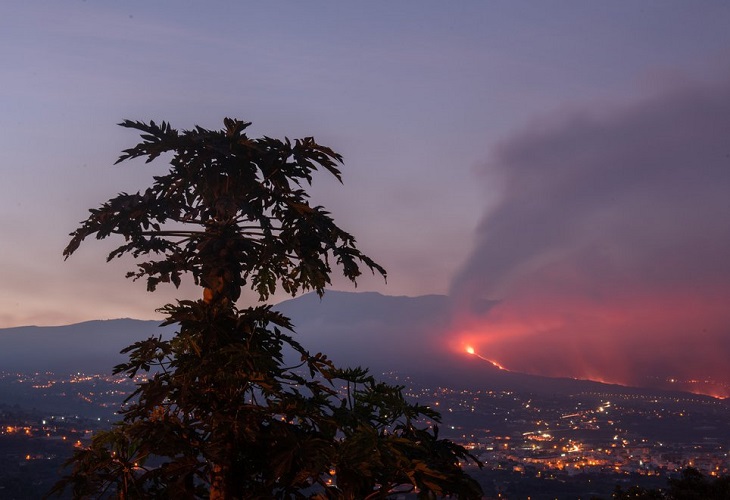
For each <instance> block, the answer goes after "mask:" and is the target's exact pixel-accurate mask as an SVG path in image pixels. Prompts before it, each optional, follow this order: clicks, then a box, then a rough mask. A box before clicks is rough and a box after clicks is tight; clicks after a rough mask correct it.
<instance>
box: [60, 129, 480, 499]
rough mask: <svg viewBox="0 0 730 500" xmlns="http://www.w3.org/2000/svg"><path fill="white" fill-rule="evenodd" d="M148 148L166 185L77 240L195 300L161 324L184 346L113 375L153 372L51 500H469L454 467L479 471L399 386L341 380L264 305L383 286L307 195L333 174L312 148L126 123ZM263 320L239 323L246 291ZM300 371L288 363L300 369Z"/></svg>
mask: <svg viewBox="0 0 730 500" xmlns="http://www.w3.org/2000/svg"><path fill="white" fill-rule="evenodd" d="M121 125H122V126H123V127H127V128H131V129H134V130H137V131H139V132H141V137H142V142H140V143H139V144H138V145H137V146H135V147H133V148H131V149H127V150H125V151H124V152H123V154H122V156H121V157H120V158H119V161H123V160H127V159H133V158H145V159H146V161H147V162H150V161H152V160H154V159H155V158H157V157H159V156H161V155H164V156H165V157H168V156H170V157H171V159H170V170H169V172H168V173H167V174H166V175H161V176H158V177H155V178H154V183H153V185H152V186H151V187H149V188H147V189H146V190H145V191H144V192H138V193H135V194H126V193H122V194H120V195H118V196H117V197H115V198H112V199H110V200H109V201H108V202H106V203H104V204H103V205H102V206H101V207H100V208H97V209H93V210H91V211H90V212H91V215H90V216H89V218H88V219H87V220H86V221H84V222H83V223H82V225H81V226H80V227H79V228H78V229H77V230H76V231H75V232H74V233H72V239H71V242H70V243H69V245H68V247H67V248H66V249H65V251H64V254H65V256H66V257H68V256H70V255H71V254H72V253H74V251H75V250H76V249H77V248H78V247H79V245H80V244H81V243H82V241H83V240H84V239H86V238H87V237H91V236H93V237H96V238H97V239H102V238H106V237H109V236H112V235H120V236H122V237H123V238H124V242H123V244H122V245H121V246H119V247H118V248H116V249H115V250H113V251H112V252H111V253H110V254H109V256H108V259H109V260H111V259H114V258H117V257H121V256H123V255H130V256H132V257H133V258H135V259H137V267H136V269H135V270H134V271H131V272H130V273H128V277H132V278H134V279H143V280H145V281H146V283H147V289H148V290H149V291H154V290H155V289H156V287H157V286H158V285H160V284H162V283H172V284H174V285H175V286H179V285H180V284H181V281H182V279H183V278H184V277H185V276H186V275H187V276H190V277H191V278H192V280H193V281H194V283H195V284H197V285H199V286H200V287H201V288H202V295H203V298H202V299H201V300H195V301H191V300H181V301H178V302H177V303H175V304H167V305H165V306H163V307H162V308H161V309H160V310H161V311H162V312H163V313H164V314H165V316H166V319H165V321H164V325H173V326H174V327H175V328H176V334H175V335H174V336H173V337H172V338H171V339H169V340H166V339H163V338H162V336H159V337H151V338H149V339H147V340H144V341H141V342H137V343H135V344H133V345H131V346H129V347H128V348H126V349H125V352H126V353H128V355H129V360H128V362H126V363H123V364H120V365H118V366H117V367H116V368H115V372H116V373H125V374H127V375H129V376H130V377H131V376H134V375H137V374H139V373H146V374H147V375H148V376H147V378H146V380H145V381H143V382H141V383H139V384H138V386H137V389H136V391H135V392H134V394H133V395H132V396H131V398H130V400H129V402H128V405H127V406H125V407H124V409H123V410H122V411H121V414H122V416H123V420H122V421H121V422H119V423H118V424H116V425H115V426H114V428H113V429H112V430H110V431H107V432H101V433H99V434H97V435H96V436H95V437H94V440H93V442H92V445H91V446H90V447H88V448H86V449H82V450H79V451H77V452H76V453H75V454H74V456H73V458H72V459H71V460H70V461H69V464H68V465H69V466H70V467H71V472H70V474H69V475H68V476H66V477H65V478H64V479H63V480H62V481H61V482H59V483H58V484H57V486H56V488H55V491H56V492H62V491H69V490H70V491H72V493H73V495H74V496H76V497H87V496H92V497H98V496H118V497H121V498H214V499H221V498H225V499H232V498H282V499H283V498H320V499H324V498H332V499H340V498H341V499H363V498H386V497H388V495H389V494H390V493H391V492H393V491H395V490H398V491H416V492H418V495H419V496H420V497H423V498H431V497H433V496H435V495H446V494H453V495H456V496H458V497H462V498H475V497H479V496H480V494H481V491H480V487H479V485H478V483H477V482H475V481H474V480H473V479H472V478H470V477H469V476H468V475H467V474H466V473H464V472H463V470H462V469H461V467H460V464H459V462H460V461H462V462H470V461H471V462H476V459H475V458H474V457H473V456H471V455H470V454H469V453H468V452H467V451H466V450H465V449H464V448H463V447H461V446H459V445H457V444H455V443H453V442H451V441H449V440H445V439H441V438H439V435H438V427H437V425H436V423H437V422H438V421H439V415H438V413H436V412H435V411H433V410H431V409H430V408H427V407H423V406H419V405H417V404H412V403H409V402H407V401H406V399H405V398H404V396H403V393H402V389H403V387H401V386H394V385H390V384H386V383H382V382H379V381H377V380H375V379H374V378H373V377H372V376H371V375H369V373H368V372H367V370H365V369H361V368H344V369H343V368H339V367H337V366H336V365H335V364H334V363H333V362H332V361H331V360H330V359H328V358H327V356H325V355H324V354H321V353H316V354H312V353H310V352H308V351H307V350H306V349H304V348H303V347H302V346H301V344H300V343H298V342H297V341H296V340H295V339H294V337H293V336H292V325H291V323H290V321H289V319H288V318H286V317H285V316H283V315H282V314H281V313H278V312H276V311H274V310H272V309H271V308H270V306H268V305H265V301H266V300H267V299H268V298H269V297H270V296H271V294H273V293H274V292H275V291H276V290H277V289H279V288H281V289H283V290H284V291H286V292H287V293H289V294H291V295H296V294H298V293H300V292H303V291H309V290H313V291H316V292H317V293H318V294H319V295H320V296H321V295H322V294H323V293H324V289H325V287H326V286H327V285H328V284H329V283H330V274H331V273H332V267H337V268H339V269H340V271H341V272H342V273H343V274H344V276H345V277H347V278H348V279H350V280H351V281H353V282H354V281H355V280H356V279H357V278H358V276H359V275H360V273H361V270H362V268H365V269H367V270H370V271H372V272H374V273H378V274H382V275H383V276H385V271H384V269H383V268H382V267H381V266H379V265H378V264H377V263H376V262H375V261H373V260H372V259H370V258H369V257H367V256H366V255H364V254H363V253H361V252H360V251H359V250H358V249H357V247H356V246H355V239H354V238H353V237H352V236H351V235H350V234H348V233H347V232H345V231H343V230H342V229H340V228H339V227H338V226H337V225H335V223H334V221H333V220H332V219H331V217H330V215H329V213H328V212H327V211H325V210H324V209H323V208H322V207H320V206H313V205H311V204H310V201H309V196H308V194H307V192H306V191H305V190H304V186H306V185H308V184H310V183H311V181H312V176H313V173H314V172H315V171H317V170H325V171H327V172H329V173H330V174H332V175H334V176H335V177H336V178H337V179H340V171H339V169H338V164H339V163H341V157H340V156H339V155H338V154H337V153H335V152H334V151H332V150H331V149H329V148H327V147H324V146H321V145H319V144H317V143H316V142H315V141H314V139H312V138H304V139H301V140H295V141H294V142H291V141H289V140H288V139H285V140H283V141H282V140H278V139H272V138H269V137H263V138H258V139H252V138H249V137H248V136H247V135H246V133H245V130H246V129H247V128H248V126H249V125H250V124H249V123H246V122H242V121H238V120H232V119H226V120H225V128H224V129H223V130H219V131H211V130H206V129H203V128H200V127H196V128H195V129H193V130H187V131H180V132H178V131H177V130H175V129H173V128H171V127H170V125H169V124H167V123H165V122H163V123H161V124H155V123H154V122H150V123H149V124H146V123H141V122H132V121H125V122H123V123H122V124H121ZM247 288H250V289H252V290H253V291H255V292H256V293H257V294H258V297H259V303H258V304H249V305H247V306H245V307H244V306H239V302H240V299H241V294H242V290H244V289H247ZM292 359H295V360H296V362H295V363H294V364H292V361H291V360H292Z"/></svg>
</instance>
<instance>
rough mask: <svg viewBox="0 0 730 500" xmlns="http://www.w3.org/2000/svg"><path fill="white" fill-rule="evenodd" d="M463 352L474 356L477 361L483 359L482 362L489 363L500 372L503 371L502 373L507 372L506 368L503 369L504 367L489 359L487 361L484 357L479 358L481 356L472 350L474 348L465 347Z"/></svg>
mask: <svg viewBox="0 0 730 500" xmlns="http://www.w3.org/2000/svg"><path fill="white" fill-rule="evenodd" d="M464 350H465V351H466V353H467V354H471V355H472V356H476V357H477V358H479V359H483V360H484V361H486V362H487V363H490V364H491V365H492V366H494V367H495V368H499V369H500V370H504V371H507V372H508V371H509V370H508V369H507V368H505V367H504V366H502V365H500V364H499V363H497V362H496V361H492V360H491V359H487V358H485V357H484V356H481V355H479V354H477V352H476V351H475V350H474V348H473V347H472V346H470V345H468V346H466V347H465V348H464Z"/></svg>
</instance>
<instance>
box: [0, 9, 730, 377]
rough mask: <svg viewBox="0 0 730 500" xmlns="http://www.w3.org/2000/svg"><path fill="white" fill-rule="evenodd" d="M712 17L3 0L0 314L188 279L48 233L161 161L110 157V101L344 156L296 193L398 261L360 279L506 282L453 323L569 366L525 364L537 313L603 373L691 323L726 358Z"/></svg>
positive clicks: (726, 72)
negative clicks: (153, 281) (149, 272)
mask: <svg viewBox="0 0 730 500" xmlns="http://www.w3.org/2000/svg"><path fill="white" fill-rule="evenodd" d="M728 26H730V3H728V2H726V1H702V2H689V1H682V2H675V1H665V0H662V1H638V2H637V1H634V0H631V1H614V0H612V1H595V2H594V1H592V2H585V1H582V0H581V1H579V0H576V1H564V2H538V1H532V2H521V1H496V2H485V1H481V0H479V1H460V2H431V1H403V2H378V1H376V2H360V3H351V2H299V1H290V2H277V3H275V4H272V3H267V2H205V3H203V2H198V3H190V2H185V3H181V2H172V1H156V2H147V1H125V2H109V1H107V2H100V1H93V2H92V1H68V2H57V1H45V2H42V1H38V2H7V3H4V4H3V5H2V6H1V7H0V38H1V39H2V43H1V44H0V64H1V66H0V82H1V83H0V105H2V113H0V120H2V129H3V130H2V132H3V133H2V134H1V135H0V168H2V182H0V207H2V209H1V210H0V229H1V231H2V237H1V238H0V255H2V259H1V260H0V276H1V277H2V281H1V284H0V328H3V327H10V326H16V325H28V324H37V325H56V324H68V323H73V322H77V321H82V320H88V319H104V318H117V317H134V318H155V317H157V316H156V315H155V312H154V309H155V308H157V307H159V306H161V305H163V304H164V303H165V302H168V301H171V300H173V298H175V297H181V296H182V297H188V298H195V297H197V296H198V294H199V292H198V291H197V290H194V289H193V288H192V287H185V288H183V290H175V289H173V288H168V289H165V288H163V289H161V290H160V291H159V292H157V293H155V294H148V293H146V292H145V290H144V284H143V283H134V282H131V281H128V280H126V279H125V278H124V273H125V272H126V270H128V269H129V268H130V263H129V262H114V263H112V264H106V263H105V262H104V258H105V255H106V252H107V251H108V249H109V248H111V246H112V243H113V242H97V241H94V240H91V241H88V242H86V244H85V245H83V246H82V248H81V249H80V250H79V251H78V252H77V253H76V254H75V255H74V256H73V257H72V258H71V259H69V260H68V261H66V262H64V261H63V258H62V255H61V252H62V250H63V248H64V246H65V245H66V243H67V241H68V233H70V232H71V231H73V230H74V229H75V228H76V227H77V225H78V223H79V222H80V221H81V220H82V219H85V218H86V215H87V210H88V209H89V208H92V207H96V206H98V205H99V204H100V203H102V202H103V201H105V200H107V199H108V198H110V197H112V196H114V195H116V194H117V193H118V192H121V191H128V192H129V191H137V190H139V189H142V188H144V187H145V186H147V185H148V184H149V183H150V182H151V179H152V176H153V175H155V174H156V173H158V172H161V171H163V169H164V168H165V164H164V162H161V161H157V162H155V163H153V164H152V165H146V166H145V165H144V164H142V163H139V162H126V163H124V164H121V165H117V166H113V163H114V161H115V160H116V158H117V157H118V155H119V153H120V151H121V150H122V149H124V148H127V147H130V146H132V145H134V144H136V141H137V136H135V135H134V133H133V132H131V131H129V130H125V129H123V128H121V127H118V126H116V123H118V122H120V121H121V120H122V119H125V118H129V119H133V120H145V121H147V120H155V121H160V120H166V121H169V122H171V123H172V125H173V126H174V127H176V128H182V129H185V128H191V127H193V126H194V125H196V124H198V125H201V126H203V127H207V128H219V127H221V126H222V120H223V118H224V117H226V116H230V117H235V118H240V119H243V120H247V121H252V122H253V126H252V127H251V128H250V131H251V135H253V136H262V135H269V136H275V137H283V136H288V137H290V138H297V137H302V136H309V135H313V136H314V137H315V138H316V139H317V140H318V141H319V142H320V143H323V144H325V145H328V146H330V147H332V148H333V149H335V150H336V151H338V152H340V153H341V154H343V155H344V157H345V166H344V169H343V170H344V186H340V185H339V184H337V183H336V182H334V181H333V180H332V179H328V178H326V176H322V177H321V178H315V183H314V187H313V188H312V195H313V200H314V202H315V203H317V204H321V205H324V206H325V207H326V208H328V209H329V210H330V211H331V212H332V213H333V215H334V217H335V220H336V221H337V222H338V223H339V224H340V225H341V226H342V227H343V228H345V229H346V230H348V231H349V232H351V233H353V234H354V235H355V236H356V238H357V239H358V242H359V244H360V248H361V249H362V250H363V251H365V252H366V253H368V254H369V255H370V256H371V257H373V258H375V259H376V260H377V261H378V262H380V263H381V264H382V265H384V266H385V267H386V268H387V270H388V272H389V278H388V283H387V284H384V283H383V282H382V280H379V279H374V278H372V277H365V278H364V279H363V280H362V281H361V283H360V285H359V287H358V288H357V290H360V291H365V290H376V291H380V292H382V293H385V294H389V295H422V294H432V293H440V294H446V293H451V294H452V295H453V296H454V297H456V298H457V299H458V300H459V301H462V302H463V304H467V303H468V302H469V301H470V300H472V299H474V298H488V299H501V300H502V302H501V303H500V306H499V307H498V308H496V309H495V310H494V311H493V312H490V313H489V314H491V316H489V315H487V316H486V317H482V316H479V315H478V314H476V316H475V317H468V318H465V319H464V321H463V324H460V321H455V331H454V338H455V339H456V338H458V339H461V338H462V337H463V339H464V341H466V340H468V341H469V342H470V343H471V344H474V345H476V346H479V347H480V348H481V349H491V350H492V351H491V352H490V353H489V354H490V356H491V355H493V354H494V356H495V359H499V360H500V362H502V363H503V364H505V365H508V366H512V367H514V368H519V369H525V370H527V371H529V370H530V369H532V371H542V372H544V373H551V374H553V373H554V374H563V375H564V374H567V375H575V374H576V373H577V372H576V371H574V372H571V373H563V372H560V370H558V369H556V367H554V366H553V367H551V366H542V365H540V363H543V362H545V359H544V357H543V358H542V359H541V358H540V357H539V356H538V353H539V352H543V353H545V352H548V351H549V352H550V353H552V352H553V351H552V350H555V353H556V354H555V357H556V358H559V356H558V354H557V352H558V351H559V350H560V349H558V348H557V347H554V346H555V345H558V344H554V345H553V347H544V346H543V347H540V348H539V349H540V350H539V351H538V350H535V349H536V348H535V349H533V350H532V351H530V347H529V346H534V345H535V343H536V342H538V341H539V339H541V338H545V336H548V335H549V336H550V338H553V339H555V341H556V342H559V345H560V346H570V349H571V352H578V353H579V354H580V356H582V359H581V363H583V364H584V365H586V366H592V367H595V370H596V372H595V373H587V372H585V371H584V372H583V373H582V375H586V374H587V375H589V376H595V377H602V376H603V375H605V373H606V370H609V368H606V370H604V371H601V370H602V367H603V366H604V365H606V366H608V365H610V364H611V363H612V360H614V359H615V357H612V356H611V355H610V353H614V355H615V352H616V351H615V350H616V349H617V348H629V349H632V350H634V352H636V353H642V352H646V351H647V350H650V349H651V345H653V344H651V343H650V342H648V341H646V342H645V341H644V340H642V339H638V337H637V335H641V334H642V333H644V334H646V335H648V337H646V338H647V339H649V338H650V339H654V340H657V339H662V338H664V339H666V345H667V347H666V348H667V349H669V350H670V351H671V350H672V349H674V351H672V352H677V353H679V352H680V351H681V350H682V349H686V345H687V342H686V335H688V332H694V331H695V330H696V331H698V332H704V333H702V335H704V336H703V337H702V338H701V341H702V342H703V343H704V344H705V345H709V346H715V348H714V349H706V350H705V351H703V352H705V353H706V354H707V355H708V356H710V357H711V358H712V359H710V358H707V360H708V363H715V361H718V362H719V363H716V364H715V365H716V366H723V367H724V366H725V363H726V359H727V356H728V355H730V342H729V341H728V340H727V339H728V338H730V313H728V312H727V304H726V303H727V299H728V297H730V285H728V283H730V267H729V264H728V262H730V204H729V203H728V202H727V199H730V195H728V193H729V192H730V30H729V29H728ZM335 288H340V289H348V290H352V288H351V287H349V286H347V285H346V284H345V283H344V282H341V281H336V282H335ZM251 297H252V296H251ZM283 298H285V297H284V296H281V295H280V296H277V299H283ZM468 309H469V308H468V307H465V308H464V310H468ZM665 311H671V312H672V314H668V315H666V316H665V315H664V312H665ZM465 314H466V313H465ZM595 318H598V323H596V320H595ZM698 319H701V321H699V322H698ZM485 325H486V326H485ZM482 327H484V328H485V329H487V330H489V329H490V328H491V330H489V332H488V333H485V331H486V330H482ZM456 328H461V330H458V331H457V330H456ZM611 335H614V336H615V337H616V338H624V339H625V340H626V341H625V342H623V343H618V344H614V343H612V344H611V346H610V349H609V348H607V347H606V342H605V341H604V340H605V339H606V338H608V337H610V336H611ZM663 335H664V337H662V336H663ZM459 341H460V340H459ZM617 346H618V347H617ZM683 346H684V347H683ZM545 349H547V351H546V350H545ZM551 349H552V350H551ZM612 349H613V350H612ZM518 352H519V353H520V355H518V354H517V353H518ZM586 352H592V353H599V354H591V355H587V354H585V353H586ZM698 352H699V351H698ZM607 353H608V354H607ZM698 355H699V354H698ZM551 356H552V354H551ZM602 356H603V357H602ZM713 356H714V357H713ZM715 358H717V359H715ZM723 360H725V361H724V362H723ZM510 363H511V364H510ZM646 363H648V364H647V366H650V365H651V360H650V359H649V358H647V362H646ZM523 365H524V366H523ZM723 369H724V368H723ZM576 370H577V369H576ZM578 371H579V370H578ZM713 373H714V372H713ZM713 373H711V374H713ZM634 375H636V374H634Z"/></svg>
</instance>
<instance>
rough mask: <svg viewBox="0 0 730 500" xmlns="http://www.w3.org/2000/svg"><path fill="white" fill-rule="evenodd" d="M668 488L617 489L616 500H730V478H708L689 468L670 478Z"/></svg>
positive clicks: (636, 487) (637, 487)
mask: <svg viewBox="0 0 730 500" xmlns="http://www.w3.org/2000/svg"><path fill="white" fill-rule="evenodd" d="M667 482H668V488H666V489H664V488H662V489H655V490H647V489H644V488H641V487H639V486H632V487H631V488H629V489H628V490H625V491H624V490H623V489H622V488H621V487H617V488H616V492H615V493H614V494H613V498H614V499H616V500H629V499H640V500H728V499H730V476H720V477H715V478H708V477H705V476H703V475H702V473H701V472H700V471H698V470H697V469H695V468H692V467H688V468H686V469H684V470H683V471H682V474H681V475H680V477H676V478H670V479H669V480H668V481H667Z"/></svg>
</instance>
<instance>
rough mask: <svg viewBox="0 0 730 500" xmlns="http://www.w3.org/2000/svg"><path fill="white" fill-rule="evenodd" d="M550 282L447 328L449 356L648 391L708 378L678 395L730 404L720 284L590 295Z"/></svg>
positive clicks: (728, 346)
mask: <svg viewBox="0 0 730 500" xmlns="http://www.w3.org/2000/svg"><path fill="white" fill-rule="evenodd" d="M551 284H552V280H551V279H546V280H545V281H543V282H539V281H538V282H535V281H532V282H530V283H519V282H517V283H512V286H511V287H510V289H509V290H508V291H505V295H506V296H505V297H504V298H503V299H502V301H501V302H500V303H499V304H497V305H496V306H494V307H493V308H492V309H490V310H489V311H488V312H486V313H483V314H481V315H479V314H471V313H469V312H464V311H462V312H461V313H460V314H459V316H458V318H456V321H455V322H454V324H453V327H452V332H453V333H452V334H451V345H452V348H454V349H455V350H457V351H461V352H464V350H466V352H468V353H470V354H472V352H471V351H470V350H469V349H470V348H471V349H473V350H474V354H476V353H480V352H488V353H489V358H490V362H491V363H493V364H494V365H495V366H500V367H501V365H499V364H497V363H495V362H493V361H491V359H499V360H500V361H501V362H502V363H504V364H505V365H507V366H509V367H510V369H511V370H513V371H519V372H525V373H532V374H538V375H546V376H555V377H571V378H578V379H589V380H596V381H601V382H607V383H617V384H622V385H633V386H651V385H654V386H656V387H660V386H661V387H663V384H664V380H665V379H667V378H668V377H669V376H671V377H675V378H678V379H684V380H703V381H707V380H711V381H714V383H703V384H696V385H692V386H690V385H687V387H682V389H681V390H691V391H692V392H696V393H701V394H705V395H710V396H714V397H728V396H730V376H729V375H728V373H727V371H726V369H725V368H724V367H725V366H726V356H727V354H728V351H729V350H730V341H728V340H727V339H728V335H727V334H728V333H730V332H728V325H730V309H728V308H727V301H726V299H725V297H728V296H730V290H729V289H728V287H727V286H726V285H725V286H723V285H720V286H716V287H712V286H705V287H703V288H702V289H699V288H696V289H688V288H686V289H683V288H679V287H677V288H675V287H657V286H653V287H651V286H645V285H641V284H637V283H626V287H625V288H623V289H620V290H619V289H617V288H614V287H612V286H606V288H605V289H604V290H601V293H595V292H593V293H590V291H589V290H586V289H584V288H583V287H581V286H579V284H578V286H575V287H574V288H571V287H562V288H561V289H560V290H559V291H558V290H556V289H555V288H554V287H552V286H551ZM476 355H478V354H476ZM480 357H481V356H480Z"/></svg>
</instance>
